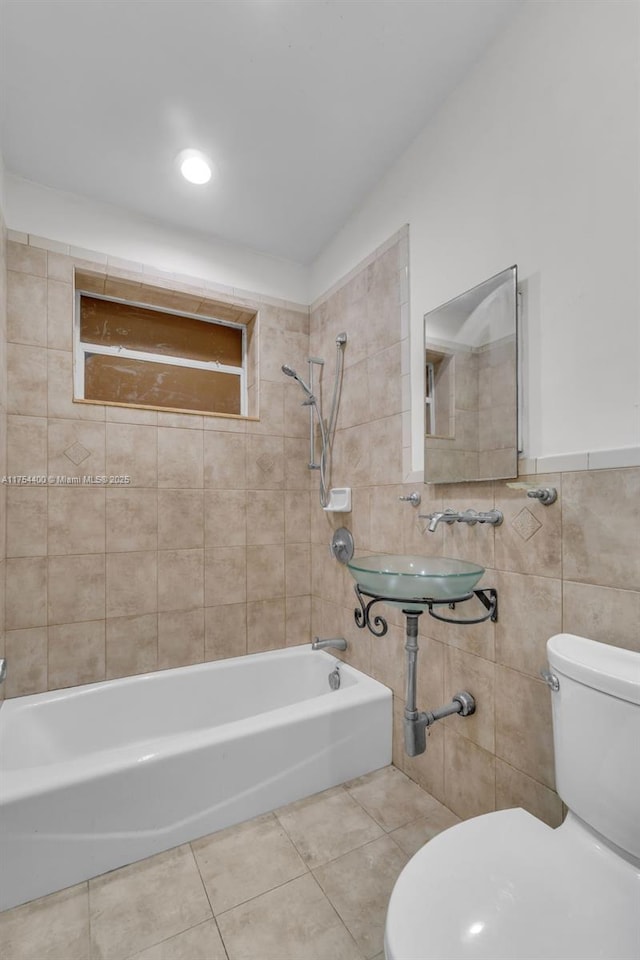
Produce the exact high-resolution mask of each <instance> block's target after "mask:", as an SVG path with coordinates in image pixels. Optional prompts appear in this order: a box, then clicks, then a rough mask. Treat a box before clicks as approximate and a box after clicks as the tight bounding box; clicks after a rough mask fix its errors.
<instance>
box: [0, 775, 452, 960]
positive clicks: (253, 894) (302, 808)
mask: <svg viewBox="0 0 640 960" xmlns="http://www.w3.org/2000/svg"><path fill="white" fill-rule="evenodd" d="M458 819H459V818H458V817H456V816H455V814H453V813H452V812H451V811H450V810H448V809H447V808H446V807H444V806H442V804H441V803H438V801H437V800H435V799H434V798H433V797H431V796H430V795H429V794H428V793H425V792H424V791H423V790H422V789H421V788H420V787H419V786H417V784H415V783H414V782H413V781H412V780H409V779H408V778H407V777H406V776H405V775H404V774H403V773H401V772H400V771H399V770H398V769H396V768H395V767H385V768H384V769H382V770H378V771H376V772H375V773H371V774H368V775H367V776H364V777H359V778H358V779H357V780H352V781H350V782H349V783H346V784H344V785H343V786H339V787H334V788H333V789H331V790H325V791H324V792H323V793H319V794H315V795H314V796H311V797H308V798H306V799H304V800H299V801H297V802H296V803H292V804H289V805H288V806H286V807H281V808H280V809H278V810H275V811H274V812H273V813H267V814H265V815H263V816H260V817H256V819H255V820H249V821H247V822H246V823H241V824H238V825H237V826H235V827H229V828H228V829H226V830H221V831H219V832H218V833H214V834H211V835H210V836H208V837H202V838H201V839H199V840H195V841H194V842H193V843H190V844H189V843H187V844H184V845H183V846H180V847H176V848H174V849H173V850H168V851H166V852H165V853H160V854H158V855H157V856H154V857H149V858H148V859H147V860H142V861H140V862H139V863H134V864H131V866H128V867H122V868H121V869H119V870H114V871H112V872H111V873H106V874H104V875H103V876H101V877H96V878H95V879H93V880H89V881H88V882H87V883H80V884H78V885H77V886H75V887H70V888H68V889H67V890H62V891H60V892H59V893H54V894H51V895H50V896H48V897H42V898H41V899H40V900H34V901H33V902H31V903H28V904H24V905H23V906H20V907H15V908H14V909H13V910H7V911H6V912H5V913H2V914H0V945H1V946H0V955H1V956H2V960H227V958H228V960H382V957H383V954H382V946H383V931H384V919H385V912H386V905H387V900H388V898H389V895H390V893H391V889H392V887H393V884H394V882H395V880H396V877H397V876H398V874H399V872H400V870H402V868H403V866H404V865H405V863H406V862H407V860H408V859H409V857H410V856H411V855H412V854H413V853H415V851H416V850H418V849H419V847H421V846H422V845H423V844H424V843H425V842H426V841H427V840H429V839H430V838H431V837H432V836H434V835H435V834H436V833H439V832H440V831H441V830H444V829H446V828H447V827H449V826H452V825H453V824H454V823H457V822H458Z"/></svg>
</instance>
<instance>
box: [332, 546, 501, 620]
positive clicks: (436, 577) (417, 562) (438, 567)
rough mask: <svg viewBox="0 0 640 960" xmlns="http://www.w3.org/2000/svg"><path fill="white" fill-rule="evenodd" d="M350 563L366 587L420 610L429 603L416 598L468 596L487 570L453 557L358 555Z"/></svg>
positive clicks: (446, 599)
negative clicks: (418, 602)
mask: <svg viewBox="0 0 640 960" xmlns="http://www.w3.org/2000/svg"><path fill="white" fill-rule="evenodd" d="M347 566H348V567H349V571H350V573H351V576H352V577H353V579H354V580H356V581H357V583H359V584H360V587H361V588H362V590H365V591H366V592H367V593H372V594H375V595H376V596H380V597H388V598H389V599H390V602H391V603H392V604H393V606H397V607H402V608H403V609H411V608H415V609H419V610H423V609H424V608H425V604H416V603H415V601H416V600H424V599H429V600H433V601H434V602H436V603H447V602H450V601H451V600H454V599H457V598H461V597H465V596H467V595H468V594H470V593H471V592H472V590H473V589H474V587H475V585H476V584H477V582H478V581H479V580H480V577H481V576H482V574H483V573H484V567H479V566H477V564H475V563H467V561H466V560H454V559H452V558H451V557H395V556H389V555H387V556H380V557H357V558H354V559H353V560H350V561H349V563H348V564H347ZM411 601H414V602H413V603H412V602H411Z"/></svg>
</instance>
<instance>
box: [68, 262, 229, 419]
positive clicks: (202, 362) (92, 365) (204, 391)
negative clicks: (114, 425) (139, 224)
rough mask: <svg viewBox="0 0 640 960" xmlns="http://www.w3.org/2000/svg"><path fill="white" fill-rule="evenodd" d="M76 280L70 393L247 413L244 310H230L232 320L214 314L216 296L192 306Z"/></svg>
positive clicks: (150, 404)
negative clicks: (121, 294) (108, 291)
mask: <svg viewBox="0 0 640 960" xmlns="http://www.w3.org/2000/svg"><path fill="white" fill-rule="evenodd" d="M76 285H77V286H78V287H79V288H80V289H79V290H78V291H77V293H76V316H75V344H74V346H75V364H74V378H75V391H74V392H75V399H77V400H87V401H92V402H95V403H105V404H120V405H127V406H137V407H151V408H153V409H156V410H173V411H180V412H191V413H214V414H215V413H217V414H231V415H240V416H246V415H247V389H246V380H247V378H246V355H247V345H246V339H247V337H246V329H247V327H246V322H247V321H246V319H245V317H246V316H247V315H246V314H245V313H243V312H242V311H241V310H239V309H238V310H235V314H238V315H240V316H242V317H243V320H244V322H240V323H234V322H232V321H230V320H227V319H220V318H218V317H216V316H215V307H216V304H215V302H214V301H203V302H202V303H201V304H199V306H198V311H199V312H198V314H195V313H188V312H186V311H185V312H182V311H178V310H171V311H170V310H168V309H166V308H163V307H161V306H156V305H152V304H149V303H139V302H136V303H133V302H127V301H125V300H121V299H115V298H108V297H106V296H103V295H101V294H97V293H95V292H90V293H89V292H85V291H83V290H82V289H81V287H82V277H81V276H76ZM87 286H89V284H87ZM140 288H141V290H142V291H143V293H144V291H145V289H147V290H152V288H145V287H144V286H142V285H140ZM164 293H165V295H166V291H164ZM173 299H174V300H176V299H177V300H179V295H176V296H175V297H174V298H173ZM220 307H221V308H222V309H221V310H220V312H223V313H226V315H227V316H229V315H230V314H231V315H232V316H233V315H234V308H232V307H229V305H223V304H220ZM207 308H209V309H211V312H212V315H211V316H205V315H200V311H202V310H203V309H204V310H206V309H207Z"/></svg>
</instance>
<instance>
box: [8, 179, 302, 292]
mask: <svg viewBox="0 0 640 960" xmlns="http://www.w3.org/2000/svg"><path fill="white" fill-rule="evenodd" d="M4 209H5V219H6V222H7V226H8V227H9V228H10V229H11V230H18V231H21V232H23V233H31V234H35V235H36V236H39V237H46V238H47V239H48V240H57V241H60V242H61V243H66V244H70V245H71V246H74V247H84V248H87V249H89V250H97V251H99V252H100V253H106V254H107V255H108V256H111V257H120V258H122V259H125V260H132V261H134V262H136V263H143V264H145V265H148V266H153V267H158V268H159V269H161V270H167V271H169V272H171V273H180V274H186V275H188V276H192V277H200V278H202V279H204V280H212V281H214V282H216V283H222V284H226V285H227V286H229V287H235V288H239V289H241V290H252V291H255V292H256V293H261V294H263V295H265V296H269V297H276V298H279V299H284V300H290V301H294V302H295V303H304V304H306V303H308V300H309V296H308V294H309V268H308V267H305V266H302V265H301V264H298V263H293V262H292V261H290V260H281V259H279V258H277V257H272V256H269V255H267V254H263V253H258V252H257V251H255V250H250V249H248V248H247V247H241V246H239V245H237V244H232V243H225V242H224V241H222V240H219V241H216V240H215V239H213V238H212V237H207V236H201V235H198V234H194V233H186V232H185V231H181V230H177V229H172V228H171V227H167V226H166V225H163V224H160V223H156V222H154V221H153V220H148V219H145V218H143V217H140V216H138V215H136V214H133V213H129V212H127V211H126V210H124V209H121V208H120V207H116V206H111V205H109V204H104V203H98V202H97V201H94V200H88V199H86V198H84V197H80V196H77V195H75V194H70V193H64V192H62V191H60V190H52V189H51V188H49V187H43V186H41V185H40V184H36V183H32V182H31V181H29V180H23V179H21V178H19V177H16V176H12V175H10V174H8V173H6V174H5V208H4Z"/></svg>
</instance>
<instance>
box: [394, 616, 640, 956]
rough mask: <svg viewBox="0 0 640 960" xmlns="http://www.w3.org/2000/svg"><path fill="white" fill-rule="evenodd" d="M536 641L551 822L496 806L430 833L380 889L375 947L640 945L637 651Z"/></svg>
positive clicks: (492, 951) (572, 949) (566, 950)
mask: <svg viewBox="0 0 640 960" xmlns="http://www.w3.org/2000/svg"><path fill="white" fill-rule="evenodd" d="M547 649H548V656H549V663H550V666H551V670H552V671H553V675H554V677H555V678H557V680H558V688H557V689H556V690H553V692H552V705H553V727H554V745H555V762H556V781H557V788H558V792H559V794H560V796H561V797H562V798H563V800H564V801H565V803H566V804H567V806H568V808H569V813H568V815H567V817H566V819H565V821H564V823H563V824H562V826H560V827H558V828H557V829H555V830H554V829H552V828H551V827H548V826H547V825H546V824H544V823H542V821H540V820H538V819H537V818H536V817H533V816H531V815H530V814H529V813H526V812H525V811H524V810H521V809H514V810H502V811H500V812H498V813H489V814H486V815H484V816H481V817H475V818H474V819H472V820H467V821H466V822H463V823H461V824H458V825H457V826H455V827H452V828H450V829H449V830H446V831H445V832H444V833H441V834H439V835H438V836H436V837H434V838H433V840H431V841H429V843H428V844H426V845H425V846H424V847H423V848H422V849H421V850H420V851H418V853H417V854H416V855H415V856H414V857H412V859H411V860H410V861H409V863H408V864H407V865H406V867H405V868H404V870H403V871H402V873H401V874H400V876H399V877H398V880H397V882H396V885H395V887H394V889H393V893H392V895H391V899H390V901H389V907H388V911H387V921H386V928H385V956H386V958H387V960H459V958H460V960H462V958H465V960H467V958H469V960H471V958H473V960H569V958H571V960H573V958H575V960H591V958H594V960H595V958H598V960H638V958H639V957H640V763H639V760H640V654H636V653H632V652H630V651H627V650H620V649H618V648H616V647H612V646H609V645H608V644H602V643H596V642H595V641H591V640H587V639H585V638H584V637H575V636H573V635H571V634H560V635H558V636H556V637H552V638H551V640H549V642H548V645H547ZM531 722H532V723H535V722H536V718H535V717H532V718H531Z"/></svg>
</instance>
